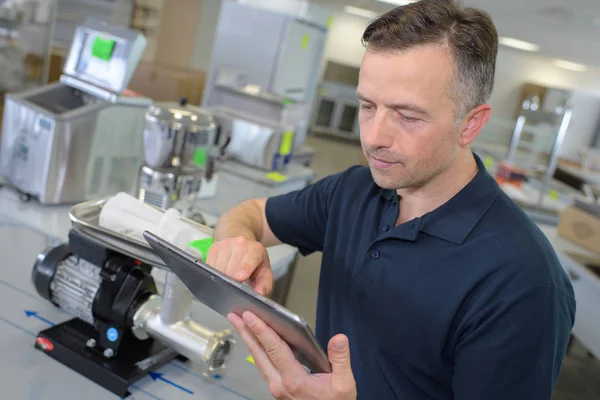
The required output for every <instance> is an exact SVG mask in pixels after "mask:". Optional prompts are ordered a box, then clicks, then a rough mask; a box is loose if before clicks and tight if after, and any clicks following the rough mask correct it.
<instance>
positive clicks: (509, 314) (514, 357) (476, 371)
mask: <svg viewBox="0 0 600 400" xmlns="http://www.w3.org/2000/svg"><path fill="white" fill-rule="evenodd" d="M574 318H575V299H574V298H573V297H572V296H571V294H570V293H568V292H567V291H566V290H565V289H563V288H560V287H557V286H556V285H555V284H554V283H553V282H546V283H543V284H539V285H536V286H534V287H531V288H528V289H526V290H522V291H520V292H517V293H516V294H514V295H513V296H511V297H509V298H505V299H503V300H502V301H500V302H496V303H494V304H488V305H486V306H485V307H484V308H483V309H482V310H480V312H478V314H477V315H475V316H474V317H473V318H471V319H470V321H469V322H468V323H467V326H466V327H465V329H464V330H463V334H462V335H461V336H462V337H461V340H460V342H459V343H458V345H457V346H456V348H455V357H454V360H455V369H454V378H453V387H454V398H455V399H456V400H481V399H486V400H506V399H514V400H548V399H550V398H551V397H552V391H553V389H554V386H555V384H556V381H557V379H558V375H559V372H560V368H561V365H562V361H563V358H564V356H565V354H566V348H567V343H568V340H569V334H570V332H571V329H572V327H573V322H574Z"/></svg>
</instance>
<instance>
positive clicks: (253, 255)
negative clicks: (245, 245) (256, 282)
mask: <svg viewBox="0 0 600 400" xmlns="http://www.w3.org/2000/svg"><path fill="white" fill-rule="evenodd" d="M262 263H263V259H262V257H261V255H260V254H259V253H258V252H256V251H252V250H250V249H248V250H247V251H246V253H245V254H244V256H243V257H242V260H241V262H240V266H239V268H238V271H237V272H236V274H235V279H237V280H238V281H241V282H243V281H245V280H246V279H248V278H250V276H251V275H252V273H253V272H254V271H255V270H256V268H258V267H259V266H260V265H261V264H262Z"/></svg>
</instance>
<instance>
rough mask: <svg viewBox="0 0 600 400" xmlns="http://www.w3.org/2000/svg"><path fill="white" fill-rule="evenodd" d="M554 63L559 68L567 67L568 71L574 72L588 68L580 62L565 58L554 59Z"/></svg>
mask: <svg viewBox="0 0 600 400" xmlns="http://www.w3.org/2000/svg"><path fill="white" fill-rule="evenodd" d="M554 65H556V66H557V67H560V68H564V69H568V70H569V71H575V72H585V71H587V70H588V67H587V66H585V65H582V64H576V63H573V62H571V61H565V60H554Z"/></svg>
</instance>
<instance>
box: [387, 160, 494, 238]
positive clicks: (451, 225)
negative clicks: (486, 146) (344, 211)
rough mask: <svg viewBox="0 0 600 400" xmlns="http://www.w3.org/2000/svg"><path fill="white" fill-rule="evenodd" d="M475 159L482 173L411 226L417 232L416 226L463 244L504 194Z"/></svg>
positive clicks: (390, 193)
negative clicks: (501, 194) (497, 199)
mask: <svg viewBox="0 0 600 400" xmlns="http://www.w3.org/2000/svg"><path fill="white" fill-rule="evenodd" d="M473 156H474V157H475V161H476V162H477V167H478V169H479V171H478V172H477V175H475V177H474V178H473V179H472V180H471V182H469V183H468V184H467V185H466V186H465V187H464V188H463V189H462V190H461V191H460V192H458V193H457V194H456V195H455V196H454V197H453V198H451V199H450V200H449V201H447V202H446V203H445V204H443V205H442V206H440V207H438V208H436V209H435V210H433V211H431V212H429V213H427V214H425V215H424V216H423V217H421V218H418V219H417V220H415V221H409V222H407V224H413V229H414V224H415V223H416V224H418V225H419V231H420V232H424V233H427V234H428V235H431V236H435V237H438V238H440V239H443V240H447V241H449V242H452V243H456V244H462V243H463V242H464V241H465V239H466V238H467V236H469V234H470V233H471V231H472V230H473V229H474V228H475V226H476V225H477V223H478V222H479V220H480V219H481V217H483V216H484V215H485V213H486V212H487V211H488V210H489V208H490V207H491V206H492V204H493V203H494V200H495V199H496V197H498V195H499V194H500V193H501V189H500V187H499V186H498V184H497V183H496V181H495V179H494V178H493V177H492V176H491V175H489V174H488V173H487V171H486V169H485V166H484V165H483V162H482V161H481V159H480V158H479V157H478V156H477V155H476V154H473ZM381 195H382V196H383V197H384V198H385V199H386V200H392V199H394V198H395V196H397V194H396V191H395V190H389V189H381ZM403 225H404V224H403ZM413 232H414V230H413ZM414 234H416V232H414ZM411 236H412V235H411ZM414 239H416V235H415V237H414Z"/></svg>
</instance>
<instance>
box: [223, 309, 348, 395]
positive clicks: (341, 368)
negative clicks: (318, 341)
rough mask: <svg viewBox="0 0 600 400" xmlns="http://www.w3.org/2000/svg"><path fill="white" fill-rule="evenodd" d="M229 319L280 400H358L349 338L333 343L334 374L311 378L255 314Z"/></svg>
mask: <svg viewBox="0 0 600 400" xmlns="http://www.w3.org/2000/svg"><path fill="white" fill-rule="evenodd" d="M227 319H228V320H229V321H230V322H231V323H232V324H233V326H234V327H235V329H236V330H237V331H238V332H239V333H240V335H241V337H242V339H243V340H244V342H245V343H246V346H248V349H249V350H250V353H251V354H252V357H253V358H254V362H255V363H256V366H257V367H258V370H259V371H260V374H261V376H262V377H263V379H264V380H266V381H267V383H268V384H269V391H270V392H271V395H273V397H275V398H277V399H285V400H291V399H299V400H313V399H314V400H342V399H343V400H346V399H356V382H355V381H354V375H353V374H352V368H351V366H350V348H349V344H348V338H347V337H346V336H344V335H336V336H334V337H333V338H331V340H330V341H329V348H328V351H327V352H328V354H329V362H330V363H331V368H332V373H331V374H309V373H308V372H307V371H306V370H305V369H304V367H303V366H302V364H300V363H299V362H298V361H297V360H296V358H295V357H294V354H293V353H292V350H291V349H290V348H289V346H288V345H287V344H286V343H285V342H284V341H283V340H282V339H281V338H280V337H279V335H277V333H275V332H274V331H273V330H272V329H271V328H269V327H268V326H267V324H265V323H264V322H263V321H262V320H260V319H259V318H258V317H257V316H256V315H254V314H252V313H251V312H248V311H246V312H245V313H244V314H243V319H242V318H240V317H239V316H238V315H236V314H229V315H228V317H227Z"/></svg>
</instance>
